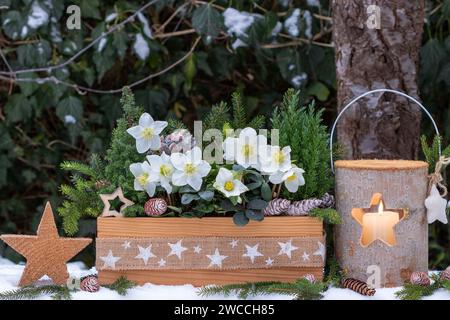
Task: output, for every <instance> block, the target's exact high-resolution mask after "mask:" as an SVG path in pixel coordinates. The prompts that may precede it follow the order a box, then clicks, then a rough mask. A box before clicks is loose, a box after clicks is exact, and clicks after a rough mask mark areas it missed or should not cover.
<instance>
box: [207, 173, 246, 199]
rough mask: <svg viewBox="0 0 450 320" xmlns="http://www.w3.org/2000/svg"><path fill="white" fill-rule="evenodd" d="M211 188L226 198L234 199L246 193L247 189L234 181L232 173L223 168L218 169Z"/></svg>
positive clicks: (236, 180)
mask: <svg viewBox="0 0 450 320" xmlns="http://www.w3.org/2000/svg"><path fill="white" fill-rule="evenodd" d="M213 186H214V188H216V189H217V190H219V191H220V192H222V193H223V194H224V195H225V197H227V198H229V197H236V196H239V195H240V194H241V193H244V192H246V191H248V188H247V187H246V186H245V185H244V184H243V183H242V182H241V181H240V180H238V179H235V177H234V175H233V172H231V171H230V170H228V169H225V168H220V170H219V173H218V174H217V177H216V181H215V182H214V184H213Z"/></svg>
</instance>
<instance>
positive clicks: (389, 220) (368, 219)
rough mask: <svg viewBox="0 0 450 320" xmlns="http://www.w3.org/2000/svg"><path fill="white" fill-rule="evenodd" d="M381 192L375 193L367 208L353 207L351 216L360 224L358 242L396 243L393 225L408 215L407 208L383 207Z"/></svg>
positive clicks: (368, 243)
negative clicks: (360, 229) (378, 241)
mask: <svg viewBox="0 0 450 320" xmlns="http://www.w3.org/2000/svg"><path fill="white" fill-rule="evenodd" d="M384 208H385V204H384V201H383V196H382V195H381V193H375V194H374V195H373V196H372V199H371V201H370V207H369V208H354V209H353V210H352V217H353V218H354V219H355V220H356V221H357V222H358V223H359V224H360V225H361V227H362V231H361V238H360V243H361V246H363V247H368V246H369V245H371V244H372V243H373V242H375V241H376V240H380V241H381V242H383V243H384V244H386V245H388V246H393V245H395V244H396V243H397V240H396V238H395V231H394V227H395V226H396V225H397V224H398V223H399V222H400V221H401V220H403V219H405V217H406V216H407V215H408V209H384Z"/></svg>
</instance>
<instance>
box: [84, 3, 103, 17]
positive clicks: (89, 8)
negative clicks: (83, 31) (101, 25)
mask: <svg viewBox="0 0 450 320" xmlns="http://www.w3.org/2000/svg"><path fill="white" fill-rule="evenodd" d="M98 7H99V1H98V0H81V3H80V9H81V16H82V17H83V18H93V19H98V20H99V19H101V17H100V11H99V9H98Z"/></svg>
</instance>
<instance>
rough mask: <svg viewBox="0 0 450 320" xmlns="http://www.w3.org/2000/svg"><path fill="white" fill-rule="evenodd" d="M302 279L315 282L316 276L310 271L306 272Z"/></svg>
mask: <svg viewBox="0 0 450 320" xmlns="http://www.w3.org/2000/svg"><path fill="white" fill-rule="evenodd" d="M303 279H306V280H308V281H309V282H310V283H315V282H316V277H315V276H314V275H313V274H311V273H307V274H305V275H304V276H303Z"/></svg>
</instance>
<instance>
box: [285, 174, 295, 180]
mask: <svg viewBox="0 0 450 320" xmlns="http://www.w3.org/2000/svg"><path fill="white" fill-rule="evenodd" d="M295 178H296V175H295V174H293V175H291V176H289V177H287V179H286V180H287V181H294V180H295Z"/></svg>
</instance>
